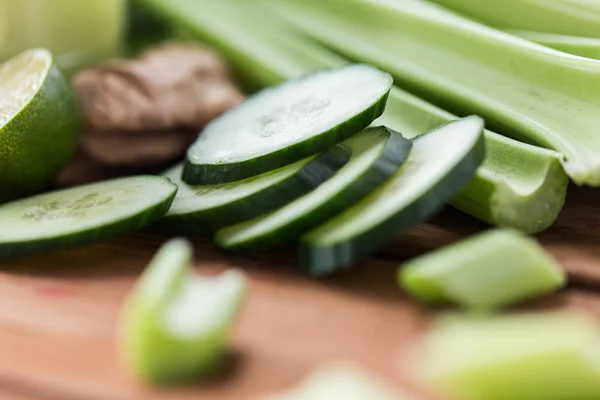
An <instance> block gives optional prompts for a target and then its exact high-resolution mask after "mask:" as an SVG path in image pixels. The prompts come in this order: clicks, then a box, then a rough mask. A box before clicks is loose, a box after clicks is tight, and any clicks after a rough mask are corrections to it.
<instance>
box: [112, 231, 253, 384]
mask: <svg viewBox="0 0 600 400" xmlns="http://www.w3.org/2000/svg"><path fill="white" fill-rule="evenodd" d="M192 257H193V249H192V246H191V244H190V243H189V242H187V241H185V240H183V239H173V240H171V241H169V242H167V243H166V244H164V245H163V246H162V247H161V249H160V250H159V251H158V252H157V254H156V255H155V256H154V258H153V259H152V261H151V263H150V265H149V266H148V268H147V269H146V271H145V272H144V274H143V275H142V277H141V278H140V280H139V282H138V284H137V285H136V287H135V289H134V290H133V291H132V292H131V294H130V295H129V297H128V299H127V302H126V303H125V306H124V307H123V311H122V314H121V321H120V330H121V333H122V334H121V342H120V350H121V354H122V358H123V361H124V362H125V364H126V365H127V366H128V367H129V369H130V370H131V372H132V373H133V374H134V375H135V376H136V377H137V378H139V379H140V380H142V381H144V382H149V383H153V384H166V383H174V382H182V381H188V380H192V379H195V378H198V377H205V376H206V375H210V374H211V373H212V372H213V371H215V369H217V368H218V367H219V366H220V365H221V362H222V361H223V359H224V355H225V352H226V346H227V339H228V337H229V332H230V331H231V328H232V326H233V324H234V322H235V320H236V316H237V313H238V311H239V309H240V308H241V306H242V304H243V300H244V298H245V294H246V286H247V284H246V278H245V277H244V275H243V274H242V273H241V272H238V271H234V270H230V271H227V272H224V273H222V274H221V275H218V276H201V275H197V274H195V273H193V272H192Z"/></svg>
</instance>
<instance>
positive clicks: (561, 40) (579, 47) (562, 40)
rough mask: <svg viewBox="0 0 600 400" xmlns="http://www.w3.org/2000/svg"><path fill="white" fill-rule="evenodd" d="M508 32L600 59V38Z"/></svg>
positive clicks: (569, 51)
mask: <svg viewBox="0 0 600 400" xmlns="http://www.w3.org/2000/svg"><path fill="white" fill-rule="evenodd" d="M506 32H508V33H510V34H512V35H516V36H519V37H522V38H523V39H527V40H529V41H532V42H536V43H539V44H541V45H544V46H546V47H551V48H553V49H555V50H559V51H563V52H565V53H569V54H574V55H576V56H580V57H587V58H594V59H600V39H599V38H587V37H580V36H566V35H557V34H555V33H543V32H533V31H518V30H507V31H506Z"/></svg>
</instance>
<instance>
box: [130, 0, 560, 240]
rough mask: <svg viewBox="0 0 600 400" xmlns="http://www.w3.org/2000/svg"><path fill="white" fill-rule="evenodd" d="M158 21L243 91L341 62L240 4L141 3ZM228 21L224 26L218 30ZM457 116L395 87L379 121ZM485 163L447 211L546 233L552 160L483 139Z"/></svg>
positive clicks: (553, 199)
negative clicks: (217, 56)
mask: <svg viewBox="0 0 600 400" xmlns="http://www.w3.org/2000/svg"><path fill="white" fill-rule="evenodd" d="M140 4H142V5H145V6H146V7H149V8H150V9H151V10H152V11H154V12H155V13H156V15H157V16H160V17H162V18H165V19H167V20H169V21H171V22H172V23H173V24H177V26H184V27H185V28H186V29H188V30H190V31H191V32H192V33H193V34H194V35H195V36H196V37H197V38H199V39H200V40H202V41H206V42H209V43H211V44H212V45H213V46H215V48H217V49H218V50H219V51H220V52H221V53H223V54H225V55H226V56H227V58H228V60H229V61H230V62H231V63H233V65H234V66H235V67H236V71H237V72H238V74H239V75H241V76H242V77H243V81H244V83H246V86H250V87H255V88H256V87H261V85H262V86H267V85H272V84H275V83H279V82H281V81H282V80H286V79H289V78H292V77H295V76H297V75H300V74H304V73H306V72H308V71H311V70H313V69H318V68H323V67H334V66H338V65H342V64H344V63H345V60H343V59H342V58H340V57H339V56H337V55H335V54H334V53H332V52H330V51H328V50H327V49H325V48H323V47H322V46H320V45H319V44H317V43H315V42H313V41H312V40H310V39H307V38H306V37H305V36H304V35H303V34H301V33H300V32H298V31H295V30H292V29H290V26H289V24H283V25H282V23H281V21H280V20H279V19H278V17H277V16H276V15H274V14H273V12H272V11H271V10H270V9H269V8H268V7H266V6H267V5H269V4H271V3H264V2H252V3H248V2H239V1H234V2H231V1H224V0H223V1H204V2H197V1H193V0H171V1H169V2H159V1H157V0H140ZM224 19H227V20H228V21H231V23H228V24H223V23H221V21H222V20H224ZM455 118H456V117H455V116H454V115H452V114H450V113H448V112H446V111H444V110H442V109H439V108H437V107H435V106H433V105H431V104H429V103H427V102H425V101H424V100H421V99H419V98H417V97H415V96H412V95H410V94H408V93H406V92H404V91H402V90H400V89H398V88H393V89H392V91H391V92H390V96H389V97H388V102H387V105H386V111H385V113H384V115H383V117H382V118H381V119H380V120H379V121H378V123H380V124H382V125H387V126H389V127H391V128H392V129H395V130H397V131H399V132H402V134H403V135H405V136H408V137H413V136H416V135H419V134H422V133H425V132H428V131H430V130H432V129H435V128H437V127H439V126H440V125H443V124H444V123H447V122H448V121H450V120H453V119H455ZM486 138H487V140H486V154H487V156H486V161H485V162H484V164H483V165H482V166H481V168H480V169H479V170H478V172H477V175H476V176H475V178H474V179H473V181H472V182H471V183H469V185H468V186H467V187H466V188H465V189H464V190H463V192H462V193H461V194H459V195H458V196H457V198H456V199H455V200H454V201H453V204H454V205H455V206H457V207H458V208H460V209H461V210H462V211H464V212H466V213H468V214H471V215H473V216H475V217H477V218H479V219H482V220H484V221H486V222H489V223H492V224H496V225H501V226H509V227H516V228H519V229H522V230H524V231H526V232H530V233H532V232H538V231H542V230H544V229H546V228H547V227H548V226H550V225H551V224H552V223H553V222H554V221H555V220H556V218H557V216H558V213H559V212H560V210H561V208H562V205H563V203H564V198H565V194H566V188H567V183H568V179H567V177H566V175H565V173H564V172H563V170H562V167H561V165H560V158H559V157H560V156H559V154H558V153H555V152H552V151H547V150H543V149H539V148H537V147H534V146H530V145H526V144H523V143H519V142H516V141H514V140H512V139H507V138H503V137H501V136H499V135H497V134H493V133H491V132H489V131H488V132H486Z"/></svg>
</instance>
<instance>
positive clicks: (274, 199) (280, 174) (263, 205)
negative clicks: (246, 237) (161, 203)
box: [161, 145, 350, 234]
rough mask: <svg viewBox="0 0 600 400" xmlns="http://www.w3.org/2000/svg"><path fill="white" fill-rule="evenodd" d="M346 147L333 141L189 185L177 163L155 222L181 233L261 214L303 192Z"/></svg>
mask: <svg viewBox="0 0 600 400" xmlns="http://www.w3.org/2000/svg"><path fill="white" fill-rule="evenodd" d="M349 158H350V149H349V148H348V147H346V146H342V145H335V146H332V147H330V148H329V150H327V151H325V152H324V153H322V154H320V155H318V156H314V157H310V158H308V159H305V160H302V161H298V162H297V163H295V164H292V165H288V166H286V167H283V168H280V169H278V170H275V171H271V172H268V173H266V174H263V175H258V176H254V177H251V178H247V179H244V180H242V181H238V182H231V183H222V184H219V185H206V186H189V185H187V184H185V183H184V182H183V181H182V180H181V172H182V170H183V166H181V165H179V166H176V167H174V168H172V169H171V170H169V171H167V172H166V173H165V175H166V176H167V177H169V178H170V179H171V180H172V181H173V182H174V183H176V184H177V185H178V186H179V191H178V192H177V196H176V197H175V200H174V201H173V205H172V206H171V209H170V210H169V212H168V213H167V215H166V217H165V218H164V219H163V220H161V226H165V227H167V228H168V229H169V230H172V231H178V232H181V233H189V234H193V233H201V232H206V231H207V230H211V229H215V230H216V229H219V228H222V227H224V226H228V225H233V224H237V223H239V222H242V221H246V220H249V219H251V218H254V217H258V216H259V215H263V214H266V213H268V212H270V211H273V210H275V209H277V208H279V207H282V206H283V205H285V204H287V203H289V202H290V201H293V200H295V199H296V198H298V197H300V196H302V195H304V194H305V193H308V192H309V191H310V190H312V189H314V188H315V187H317V186H318V185H320V184H321V183H323V182H325V181H326V180H327V179H329V178H331V176H333V174H334V173H335V172H336V171H337V170H338V169H340V168H341V167H343V166H344V164H346V162H347V161H348V159H349Z"/></svg>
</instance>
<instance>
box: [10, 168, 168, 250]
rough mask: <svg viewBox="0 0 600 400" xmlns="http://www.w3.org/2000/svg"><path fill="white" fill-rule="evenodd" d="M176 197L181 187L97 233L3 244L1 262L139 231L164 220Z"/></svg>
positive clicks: (82, 233)
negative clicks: (157, 201) (160, 200)
mask: <svg viewBox="0 0 600 400" xmlns="http://www.w3.org/2000/svg"><path fill="white" fill-rule="evenodd" d="M165 179H166V178H165ZM176 193H177V185H175V184H173V193H172V194H171V195H170V196H169V197H167V198H165V200H163V201H162V202H160V203H157V204H155V205H154V206H152V207H150V208H147V209H145V210H143V211H141V212H139V213H137V214H135V215H132V216H129V217H127V218H123V219H122V220H119V221H115V222H113V223H110V224H107V225H103V226H101V227H97V228H96V229H93V230H89V231H85V232H73V233H69V234H66V235H63V236H60V237H53V238H46V239H40V240H31V241H28V242H20V243H9V242H8V243H0V260H3V259H12V258H19V257H23V256H28V255H34V254H39V253H42V252H47V251H54V250H62V249H69V248H73V247H79V246H84V245H88V244H92V243H96V242H99V241H103V240H106V239H111V238H114V237H117V236H121V235H126V234H128V233H132V232H135V231H138V230H140V229H142V228H145V227H146V226H149V225H151V224H152V223H154V222H156V221H158V220H160V219H161V218H162V217H163V216H164V215H165V214H166V213H167V211H169V208H170V207H171V203H172V202H173V200H174V199H175V195H176Z"/></svg>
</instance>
